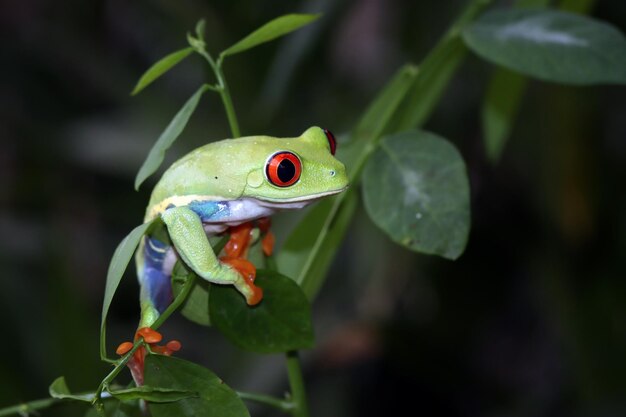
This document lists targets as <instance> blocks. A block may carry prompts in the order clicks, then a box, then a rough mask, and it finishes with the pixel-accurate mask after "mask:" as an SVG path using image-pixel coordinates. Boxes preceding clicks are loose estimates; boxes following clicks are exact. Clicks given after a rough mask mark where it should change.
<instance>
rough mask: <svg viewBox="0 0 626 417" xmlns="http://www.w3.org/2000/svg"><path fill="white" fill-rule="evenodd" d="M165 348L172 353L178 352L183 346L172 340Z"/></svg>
mask: <svg viewBox="0 0 626 417" xmlns="http://www.w3.org/2000/svg"><path fill="white" fill-rule="evenodd" d="M165 347H166V348H167V349H168V350H169V351H171V352H178V351H179V350H180V348H181V347H182V345H181V344H180V342H179V341H178V340H170V341H169V342H167V344H166V345H165Z"/></svg>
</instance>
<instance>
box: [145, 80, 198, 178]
mask: <svg viewBox="0 0 626 417" xmlns="http://www.w3.org/2000/svg"><path fill="white" fill-rule="evenodd" d="M207 89H208V88H207V86H205V85H203V86H202V87H200V88H199V89H198V90H197V91H196V92H195V93H194V94H193V95H192V96H191V97H190V98H189V100H187V102H186V103H185V104H184V105H183V107H181V109H180V110H179V111H178V113H176V116H174V118H173V119H172V121H171V122H170V123H169V125H167V127H166V128H165V130H164V131H163V133H161V136H159V139H158V140H157V141H156V143H155V144H154V146H153V147H152V149H150V153H149V154H148V157H147V158H146V160H145V161H144V163H143V165H141V168H139V172H138V173H137V177H136V178H135V190H138V189H139V186H140V185H141V183H143V182H144V181H145V180H146V178H148V177H149V176H150V175H152V174H154V172H155V171H156V170H157V169H159V166H161V163H162V162H163V159H164V158H165V151H167V150H168V149H169V148H170V146H172V144H173V143H174V141H175V140H176V139H177V138H178V136H180V134H181V133H182V131H183V129H184V128H185V126H187V122H189V118H190V117H191V115H192V114H193V112H194V111H195V110H196V107H197V106H198V102H199V101H200V97H202V94H204V92H205V91H207Z"/></svg>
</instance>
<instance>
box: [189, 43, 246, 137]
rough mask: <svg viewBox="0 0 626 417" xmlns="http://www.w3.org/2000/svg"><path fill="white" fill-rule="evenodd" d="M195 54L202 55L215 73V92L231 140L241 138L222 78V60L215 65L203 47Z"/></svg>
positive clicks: (197, 49) (228, 93)
mask: <svg viewBox="0 0 626 417" xmlns="http://www.w3.org/2000/svg"><path fill="white" fill-rule="evenodd" d="M196 52H198V53H199V54H200V55H202V56H203V57H204V58H205V59H206V60H207V62H208V63H209V65H210V66H211V68H212V69H213V72H214V73H215V78H217V87H218V88H217V91H218V93H219V94H220V97H222V103H224V110H226V117H228V124H229V125H230V131H231V132H232V134H233V138H238V137H240V136H241V132H240V130H239V122H238V121H237V114H236V113H235V107H234V106H233V100H232V98H231V96H230V90H229V89H228V84H227V83H226V77H224V72H223V71H222V60H221V59H220V60H218V61H217V63H216V62H215V60H213V58H212V57H211V54H209V53H208V52H207V51H206V50H205V49H204V48H203V47H202V48H200V47H198V48H196Z"/></svg>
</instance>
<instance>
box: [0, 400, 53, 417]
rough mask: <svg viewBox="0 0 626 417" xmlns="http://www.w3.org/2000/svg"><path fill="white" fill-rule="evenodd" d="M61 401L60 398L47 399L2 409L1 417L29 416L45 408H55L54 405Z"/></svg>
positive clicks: (0, 411) (0, 410)
mask: <svg viewBox="0 0 626 417" xmlns="http://www.w3.org/2000/svg"><path fill="white" fill-rule="evenodd" d="M61 401H62V400H60V399H58V398H45V399H43V400H35V401H30V402H27V403H22V404H18V405H13V406H11V407H6V408H3V409H0V417H4V416H12V415H14V414H19V415H28V414H31V413H33V412H35V411H37V410H43V409H45V408H48V407H50V406H53V405H54V404H57V403H59V402H61Z"/></svg>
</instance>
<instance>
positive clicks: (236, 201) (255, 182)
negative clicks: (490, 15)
mask: <svg viewBox="0 0 626 417" xmlns="http://www.w3.org/2000/svg"><path fill="white" fill-rule="evenodd" d="M282 151H288V152H292V153H294V154H295V155H297V157H298V158H299V159H300V161H301V163H302V170H301V174H300V179H299V180H298V181H297V182H296V183H294V184H293V185H291V186H287V187H278V186H276V185H273V184H272V183H271V182H270V181H269V179H268V178H267V177H266V164H267V162H268V160H269V159H270V158H271V157H272V156H273V155H275V154H276V153H278V152H282ZM347 186H348V178H347V176H346V171H345V167H344V165H343V164H342V163H341V162H340V161H339V160H337V159H336V158H335V157H334V156H333V155H332V154H331V152H330V145H329V139H328V138H327V136H326V134H325V132H324V131H323V130H322V129H321V128H319V127H311V128H309V129H308V130H306V131H305V132H304V133H303V134H302V135H301V136H299V137H294V138H275V137H270V136H249V137H243V138H238V139H226V140H222V141H219V142H213V143H210V144H208V145H205V146H203V147H200V148H198V149H196V150H194V151H192V152H191V153H189V154H187V155H186V156H184V157H183V158H181V159H179V160H178V161H176V162H175V163H174V164H173V165H172V166H171V167H170V168H169V169H168V170H167V171H166V172H165V173H164V174H163V176H162V178H161V180H160V181H159V182H158V184H157V185H156V187H155V188H154V190H153V192H152V196H151V198H150V203H149V205H148V207H147V210H146V217H145V221H149V220H152V219H153V218H155V217H156V216H160V217H161V219H162V220H163V222H164V223H165V225H166V227H167V231H168V234H169V237H170V239H171V242H172V244H173V246H174V248H175V249H176V253H177V254H178V256H179V257H180V258H181V259H182V260H183V261H184V262H185V263H186V264H187V265H188V266H189V267H190V268H191V269H193V270H194V272H196V273H197V274H198V276H200V277H202V278H203V279H205V280H207V281H209V282H212V283H215V284H232V285H234V286H235V288H236V289H237V290H238V291H239V292H240V293H241V294H242V295H243V296H244V297H245V298H246V300H247V301H249V300H250V297H252V293H251V289H250V284H249V283H248V282H247V281H246V280H245V279H244V278H243V277H242V276H241V275H240V274H239V273H238V272H237V271H236V270H235V269H233V268H232V267H230V266H229V265H227V264H224V263H221V262H220V261H219V260H218V258H217V256H216V254H215V253H214V252H213V249H212V248H211V245H210V244H209V240H208V236H210V235H213V234H217V233H221V232H223V231H225V230H226V229H227V228H228V227H229V226H235V225H237V224H241V223H243V222H246V221H251V220H255V219H258V218H261V217H267V216H268V215H271V214H272V213H273V212H274V211H276V210H282V209H298V208H302V207H303V206H305V205H306V204H308V203H311V202H313V201H316V200H318V199H320V198H322V197H325V196H329V195H333V194H337V193H339V192H341V191H343V190H345V189H346V187H347ZM199 201H200V202H220V203H226V204H229V205H231V206H232V207H233V209H232V210H231V211H232V214H231V215H229V216H227V217H221V218H220V217H219V216H216V217H215V218H212V217H211V218H201V217H200V216H199V215H198V214H197V212H195V211H194V210H192V209H191V208H190V207H189V203H191V202H194V203H197V202H199ZM209 205H210V203H209ZM143 249H144V245H143V244H142V247H140V249H139V251H138V252H137V271H138V273H139V280H140V283H141V284H142V294H141V310H142V314H141V323H140V327H144V326H150V325H151V324H152V323H154V321H155V320H156V319H157V318H158V316H159V313H158V311H157V309H156V307H155V306H154V302H153V301H152V300H151V297H150V295H149V294H148V290H146V289H145V287H147V285H143V281H142V271H143V267H144V261H145V259H144V250H143ZM169 272H170V273H171V271H169Z"/></svg>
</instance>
